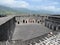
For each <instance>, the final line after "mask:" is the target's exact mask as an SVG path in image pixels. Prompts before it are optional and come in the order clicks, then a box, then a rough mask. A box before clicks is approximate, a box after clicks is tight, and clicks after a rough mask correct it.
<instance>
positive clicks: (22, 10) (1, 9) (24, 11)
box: [0, 5, 53, 14]
mask: <svg viewBox="0 0 60 45" xmlns="http://www.w3.org/2000/svg"><path fill="white" fill-rule="evenodd" d="M30 13H31V14H53V12H51V11H46V10H36V11H35V10H29V9H26V8H10V7H6V6H1V5H0V14H30Z"/></svg>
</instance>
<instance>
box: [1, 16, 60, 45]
mask: <svg viewBox="0 0 60 45" xmlns="http://www.w3.org/2000/svg"><path fill="white" fill-rule="evenodd" d="M59 21H60V16H55V15H52V16H48V15H46V16H45V15H17V16H15V15H12V16H11V15H10V16H0V45H59V44H60V31H59V30H60V25H59V24H60V22H59Z"/></svg>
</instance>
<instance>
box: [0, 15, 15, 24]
mask: <svg viewBox="0 0 60 45" xmlns="http://www.w3.org/2000/svg"><path fill="white" fill-rule="evenodd" d="M13 17H14V15H12V16H11V15H10V16H6V17H2V18H0V25H2V24H4V23H5V22H7V21H9V20H10V19H12V18H13Z"/></svg>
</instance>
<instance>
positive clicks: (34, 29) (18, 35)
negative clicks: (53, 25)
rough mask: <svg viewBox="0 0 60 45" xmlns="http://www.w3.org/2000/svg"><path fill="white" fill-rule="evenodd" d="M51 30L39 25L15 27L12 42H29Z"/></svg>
mask: <svg viewBox="0 0 60 45" xmlns="http://www.w3.org/2000/svg"><path fill="white" fill-rule="evenodd" d="M51 31H52V30H50V29H48V28H46V27H44V26H42V25H41V24H27V25H16V28H15V32H14V34H13V38H12V40H23V41H25V40H29V39H32V38H35V37H38V36H41V35H44V34H46V33H49V32H51Z"/></svg>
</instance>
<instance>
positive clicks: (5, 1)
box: [0, 0, 29, 8]
mask: <svg viewBox="0 0 60 45" xmlns="http://www.w3.org/2000/svg"><path fill="white" fill-rule="evenodd" d="M0 5H6V6H10V7H22V8H27V7H28V6H29V3H27V2H26V1H22V0H20V1H15V0H0Z"/></svg>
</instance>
